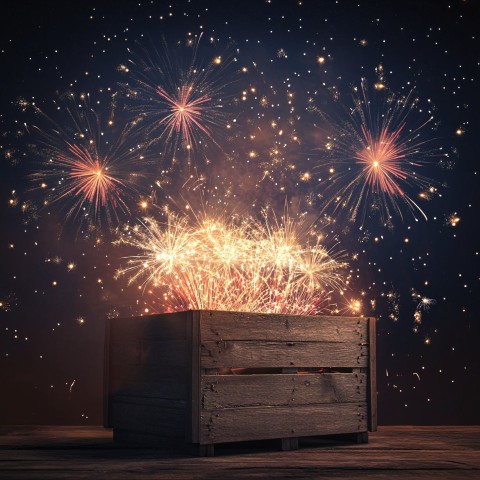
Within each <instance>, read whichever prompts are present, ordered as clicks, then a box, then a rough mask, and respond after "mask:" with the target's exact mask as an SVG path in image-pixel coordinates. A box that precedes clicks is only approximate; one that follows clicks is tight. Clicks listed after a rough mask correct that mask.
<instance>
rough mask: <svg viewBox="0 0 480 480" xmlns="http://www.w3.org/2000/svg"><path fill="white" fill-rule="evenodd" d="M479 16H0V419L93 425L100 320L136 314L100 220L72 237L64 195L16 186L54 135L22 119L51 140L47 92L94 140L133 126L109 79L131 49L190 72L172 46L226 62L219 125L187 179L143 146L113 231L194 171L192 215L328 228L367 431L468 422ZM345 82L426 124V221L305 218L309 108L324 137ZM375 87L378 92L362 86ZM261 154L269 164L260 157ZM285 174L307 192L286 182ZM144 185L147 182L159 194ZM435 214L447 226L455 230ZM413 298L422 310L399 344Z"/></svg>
mask: <svg viewBox="0 0 480 480" xmlns="http://www.w3.org/2000/svg"><path fill="white" fill-rule="evenodd" d="M479 12H480V9H479V7H478V4H476V3H475V2H474V1H460V0H452V1H449V2H448V1H416V2H409V1H402V2H380V1H379V2H374V1H361V0H359V1H356V2H349V1H346V0H344V1H342V0H338V1H334V0H328V1H321V2H320V1H313V0H311V1H309V0H304V1H293V0H292V1H280V0H271V1H244V2H241V3H238V4H232V3H231V2H216V1H210V2H201V1H195V0H192V1H191V2H162V1H152V2H144V1H136V2H133V1H132V2H128V1H120V2H108V1H103V2H92V1H85V2H73V3H72V2H53V1H46V2H33V1H20V2H11V1H6V2H3V3H2V28H1V31H0V60H1V65H2V69H1V72H2V73H1V76H0V102H1V108H0V162H1V163H0V169H1V170H0V186H1V189H0V193H1V199H0V208H1V215H2V225H3V228H2V233H1V236H0V238H1V242H0V261H1V276H0V302H1V303H2V306H1V307H0V332H1V334H0V385H1V390H2V395H1V398H0V422H2V423H70V424H78V423H100V422H101V415H102V412H101V381H102V368H103V367H102V361H103V357H102V355H103V329H104V318H105V317H106V316H107V315H108V316H116V315H119V314H120V315H130V314H137V313H140V312H142V311H144V308H145V304H146V303H148V301H146V300H145V298H144V297H142V295H141V293H139V292H138V288H136V287H135V286H127V285H126V282H125V281H122V280H115V279H114V275H115V271H116V270H117V269H118V268H119V267H120V266H121V265H122V258H121V257H122V255H123V252H122V251H121V249H118V248H117V247H114V246H112V241H113V240H114V237H115V235H114V233H113V232H112V230H113V229H114V228H115V227H116V226H117V224H116V222H110V223H108V222H105V221H104V222H102V224H101V225H99V224H98V222H96V223H95V224H94V225H93V226H92V227H91V228H88V226H87V225H86V224H85V223H84V222H82V221H80V220H79V218H78V217H74V218H67V216H66V214H65V212H66V210H68V206H69V201H70V200H69V199H68V198H66V199H65V202H64V201H63V200H58V201H56V202H53V203H51V204H49V205H48V206H47V207H45V206H42V203H43V202H44V200H45V198H46V197H45V196H44V194H43V192H42V191H39V189H38V188H35V187H38V185H36V184H35V181H32V178H31V175H32V174H33V173H35V172H37V173H38V172H42V171H44V170H45V163H44V162H45V160H46V157H45V151H44V150H45V149H44V144H42V138H41V136H38V135H37V134H36V129H35V126H37V127H39V128H40V129H42V130H43V131H51V130H52V124H51V123H49V120H47V119H46V117H45V116H43V115H41V114H39V113H38V112H36V111H35V107H38V108H39V109H40V110H41V111H42V112H44V113H45V115H48V117H49V118H50V119H52V120H53V121H55V122H56V123H57V124H59V125H61V126H62V127H65V129H66V131H67V135H68V128H69V127H68V118H67V116H65V107H64V105H65V104H64V103H62V102H64V100H62V98H64V97H65V94H66V93H68V92H73V93H74V94H75V95H77V96H80V95H81V94H82V93H83V94H86V95H87V96H88V98H89V102H90V105H91V106H92V108H93V109H94V110H95V112H96V113H97V114H98V115H100V116H101V117H102V118H103V120H106V119H109V118H114V120H115V122H114V127H113V128H112V130H111V132H110V133H107V134H106V135H107V138H108V139H110V138H111V137H112V138H113V136H114V135H115V134H117V135H118V134H119V131H121V125H123V123H124V122H128V121H130V120H131V115H132V114H131V104H129V103H128V101H127V100H125V98H124V96H125V95H124V93H125V84H129V83H130V84H131V82H132V79H131V77H129V75H128V73H126V72H125V71H122V65H130V64H129V63H128V61H129V59H132V58H133V57H132V53H131V52H132V51H135V52H137V53H138V54H139V55H140V56H141V55H145V51H147V52H150V53H151V52H153V51H154V50H157V51H158V52H160V56H162V55H163V56H164V55H165V53H162V52H165V50H164V49H165V46H164V44H165V43H167V44H168V50H169V53H168V55H170V57H169V58H171V59H172V62H173V63H174V64H175V62H177V61H178V63H180V64H184V63H188V62H190V61H191V57H192V53H191V50H192V49H191V48H188V39H192V38H193V39H194V38H198V36H199V35H200V34H202V35H201V37H202V38H201V40H200V43H199V49H198V56H197V59H196V62H198V64H200V65H201V64H203V65H205V64H206V63H208V62H209V61H210V59H211V58H214V57H215V56H216V55H223V58H230V62H229V63H228V64H225V65H222V67H221V68H222V70H221V71H220V79H219V80H218V81H220V82H221V83H223V85H222V99H221V101H222V112H221V113H222V116H221V118H220V119H219V121H218V125H216V126H215V128H213V132H212V135H214V138H215V142H216V143H217V144H219V147H220V148H218V149H217V148H216V147H215V146H214V147H212V148H211V149H205V151H200V150H201V149H200V148H199V149H198V151H196V152H195V153H196V154H197V155H196V156H195V157H196V158H195V159H194V164H193V167H192V164H190V166H189V167H188V168H187V167H186V166H185V165H183V164H181V161H180V166H178V165H176V166H175V165H174V164H172V158H171V152H169V149H168V145H163V144H162V142H156V143H155V142H154V143H152V144H149V145H148V148H147V150H146V157H147V160H148V161H146V162H145V165H143V166H142V168H141V169H140V170H139V171H141V174H142V177H141V179H142V181H141V182H139V183H140V184H141V185H139V188H138V195H137V196H138V198H135V199H133V200H132V204H131V205H130V215H129V216H127V217H128V218H122V220H123V221H127V220H128V221H130V222H135V221H136V219H137V218H139V217H141V216H142V215H143V214H144V212H143V211H142V209H141V207H140V206H139V202H140V200H141V199H142V198H145V199H147V200H148V202H149V204H150V205H151V211H149V213H151V214H154V212H155V210H154V204H156V205H162V204H163V203H164V202H165V201H166V199H167V197H168V196H169V195H170V196H173V197H174V198H175V200H176V201H180V200H179V197H178V195H179V192H180V191H182V194H183V195H184V196H185V197H188V198H189V199H190V200H191V198H193V199H195V196H194V195H192V193H191V192H188V191H183V190H182V188H183V187H182V186H183V185H184V182H185V179H186V178H187V177H188V176H189V175H191V174H192V172H194V174H195V175H197V177H202V178H204V180H203V181H204V187H203V192H204V195H205V198H207V201H209V202H210V203H215V202H216V201H217V199H218V198H221V199H223V200H222V201H221V202H220V203H222V205H223V207H225V208H230V209H237V210H239V209H240V210H242V211H245V210H246V209H249V208H252V211H253V210H254V208H253V207H252V205H253V204H256V205H262V204H269V205H273V207H274V208H276V209H281V208H282V206H283V204H284V202H285V198H287V199H288V201H290V202H294V203H295V202H298V200H300V201H301V203H302V205H304V206H305V208H306V209H307V210H308V212H309V215H313V216H318V217H319V218H320V219H322V221H323V220H324V218H325V215H330V216H331V217H333V220H334V223H331V224H329V226H327V227H326V231H327V232H328V237H327V239H328V238H330V239H331V242H332V244H335V243H336V242H337V241H338V242H339V243H338V245H339V246H338V248H340V249H342V250H345V251H346V252H347V254H348V256H349V260H350V273H351V275H352V281H351V284H350V287H351V290H349V291H348V292H347V294H346V295H345V296H346V297H348V298H349V299H350V298H352V299H353V298H361V299H362V302H363V308H362V313H363V314H365V315H375V316H377V317H378V323H377V326H378V388H379V420H380V423H409V424H412V423H417V424H421V423H437V424H444V423H478V421H479V420H480V417H479V413H478V408H477V405H478V402H479V401H480V391H479V387H478V371H479V368H480V364H479V360H478V358H479V357H478V341H479V340H480V337H479V334H480V327H479V326H478V322H477V320H476V317H477V314H476V313H477V311H478V296H477V293H478V284H479V254H478V252H479V251H480V250H479V245H478V240H477V237H476V231H477V223H478V195H479V189H478V175H477V172H478V165H477V150H478V149H477V143H476V142H477V138H476V132H477V125H478V123H479V113H478V112H479V109H478V103H479V95H478V82H479V80H480V79H479V65H480V57H479V52H480V48H479V45H478V42H479V39H478V33H477V30H478V24H479V21H480V14H479ZM319 58H323V60H320V61H319ZM380 65H381V66H382V68H383V77H382V76H380V75H379V66H380ZM243 67H244V68H245V69H246V70H245V71H243V70H242V68H243ZM172 71H177V72H178V71H179V69H178V68H177V70H176V67H175V65H174V68H173V69H172ZM362 78H366V79H367V82H368V85H369V88H370V92H369V96H370V98H371V99H372V104H375V105H380V107H376V108H381V105H382V103H381V102H380V96H381V95H386V98H388V96H389V94H395V95H397V98H398V96H401V95H402V94H405V93H407V92H409V91H410V90H411V89H412V88H414V89H415V92H416V95H418V98H419V106H418V107H417V108H415V110H414V111H412V114H411V115H409V117H408V118H407V120H406V125H407V127H406V128H413V126H414V125H415V124H418V122H419V121H421V119H422V118H428V116H429V115H430V114H432V115H433V117H434V121H433V122H432V123H431V124H429V126H428V127H427V128H426V129H425V130H424V132H423V133H422V134H423V135H424V136H425V139H426V140H428V148H427V147H422V148H424V149H425V151H427V150H429V151H431V152H433V153H434V154H432V155H426V159H427V160H428V161H427V164H426V165H425V166H424V167H422V170H421V173H422V174H423V175H425V176H427V177H428V178H430V179H432V180H431V184H432V185H434V186H435V193H434V194H432V195H431V197H432V198H431V199H430V201H424V200H422V199H419V197H418V195H419V193H421V192H420V190H419V189H418V187H417V186H416V185H415V182H412V184H411V185H409V186H407V187H406V188H407V189H408V193H409V195H410V196H411V197H412V198H414V199H415V201H416V202H419V203H420V204H421V206H422V209H423V210H424V211H425V212H426V213H427V216H428V221H425V220H423V219H419V221H415V219H414V217H413V215H411V214H410V212H408V209H405V206H404V205H401V210H402V212H403V213H404V218H403V220H402V219H401V218H399V216H398V215H393V218H392V222H391V223H392V226H389V225H385V222H383V223H382V222H381V221H380V219H379V217H378V215H377V214H376V212H375V209H372V208H371V205H370V204H368V205H367V206H366V208H367V214H366V219H365V221H364V222H363V223H362V222H358V221H356V222H351V221H349V219H348V216H346V215H344V214H342V212H341V211H340V212H339V213H338V212H337V213H333V212H325V211H323V210H322V200H321V199H322V195H323V196H325V195H327V194H328V195H331V193H330V192H331V188H330V190H329V189H328V188H327V187H328V186H329V185H330V184H331V182H332V179H333V178H334V177H332V175H330V174H329V169H331V168H334V169H335V170H337V169H341V168H342V166H343V167H344V164H342V163H339V164H338V165H337V164H336V163H335V162H336V161H338V159H337V160H336V157H328V156H326V155H325V152H324V150H323V149H322V148H321V147H322V146H324V144H325V138H324V136H325V131H324V128H325V124H324V123H322V120H321V118H320V117H319V116H316V114H315V111H317V112H321V113H322V114H324V115H325V118H328V119H332V123H331V124H329V125H328V126H327V129H328V130H329V131H330V132H337V133H338V132H339V131H340V129H341V128H344V127H345V125H348V124H349V121H350V117H349V114H348V112H349V109H350V108H352V106H353V103H352V102H353V100H352V96H351V92H352V88H353V87H355V86H357V87H358V86H359V85H360V82H361V79H362ZM380 81H383V82H384V84H385V86H386V90H387V93H385V92H378V91H377V90H375V88H374V87H373V86H374V85H375V83H377V82H380ZM244 92H246V93H244ZM112 98H113V99H114V100H115V102H114V103H115V116H114V117H111V115H112V114H111V112H112ZM59 105H60V110H58V108H57V107H58V106H59ZM129 105H130V107H129ZM312 106H314V107H315V108H312ZM379 112H380V113H381V111H380V110H379ZM272 122H275V126H272V125H273V123H272ZM226 125H229V126H230V127H231V128H230V127H229V128H226ZM433 126H434V127H435V128H432V127H433ZM108 135H111V136H108ZM143 135H144V137H151V132H148V130H145V131H144V134H143ZM254 136H256V138H253V137H254ZM295 136H298V138H299V139H300V140H298V141H297V140H294V137H295ZM140 137H142V134H140V135H139V136H137V137H131V138H128V139H127V141H131V142H132V145H133V144H135V143H137V144H138V143H139V142H140V140H139V138H140ZM149 139H150V138H147V140H149ZM143 140H145V138H143V139H142V142H143ZM107 141H110V140H107ZM142 142H140V143H142ZM146 143H148V141H147V142H146ZM207 143H208V142H207ZM272 148H279V149H280V150H281V152H280V153H279V154H278V158H277V157H275V156H274V155H272V154H271V150H272ZM251 152H254V154H255V155H252V156H250V153H251ZM340 153H341V152H340ZM445 154H446V155H448V157H445ZM179 158H182V154H179ZM442 158H443V159H444V162H443V163H442V162H440V161H439V160H440V159H442ZM344 160H345V158H344ZM346 160H348V159H346ZM292 165H293V166H294V168H293V169H292V168H291V166H292ZM266 170H268V171H269V173H268V175H265V173H264V172H265V171H266ZM292 172H294V173H292ZM302 172H310V173H311V175H312V180H311V181H310V182H302V181H299V174H301V173H302ZM158 179H160V180H162V182H165V183H162V187H158V188H157V187H155V182H156V181H157V180H158ZM215 187H216V188H217V190H215ZM216 192H218V193H216ZM229 192H230V193H229ZM231 192H234V193H235V194H234V195H232V194H231ZM326 192H328V193H326ZM229 195H230V196H229ZM175 196H176V197H175ZM312 198H313V199H314V201H312V202H311V203H310V204H309V201H310V200H309V199H312ZM307 205H308V208H307ZM302 208H303V207H302ZM452 216H453V217H458V218H459V219H460V220H459V221H458V222H457V224H456V225H455V226H453V225H452V222H451V219H452V218H453V217H452ZM454 223H455V222H454ZM334 238H336V239H337V241H333V239H334ZM72 265H73V267H72ZM412 289H414V291H415V292H416V293H418V295H419V296H420V297H419V298H421V297H425V298H431V299H434V300H435V301H436V303H435V304H434V305H432V306H431V308H430V309H429V310H428V311H422V323H421V324H417V325H416V327H417V328H416V330H417V331H416V332H415V331H414V327H415V321H414V313H415V311H416V307H417V303H418V302H417V303H415V301H414V300H415V299H414V298H412ZM361 292H364V295H363V296H362V294H361ZM340 306H341V307H342V308H343V307H345V305H343V306H342V305H340ZM350 313H351V312H350ZM393 317H395V318H393Z"/></svg>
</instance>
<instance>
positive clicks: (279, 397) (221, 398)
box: [201, 373, 367, 410]
mask: <svg viewBox="0 0 480 480" xmlns="http://www.w3.org/2000/svg"><path fill="white" fill-rule="evenodd" d="M201 389H202V409H203V410H217V409H222V408H236V407H245V406H250V407H251V406H282V405H283V406H287V405H292V406H293V405H314V404H319V403H358V402H365V401H366V399H367V375H366V374H363V373H323V374H314V375H310V374H306V375H304V374H302V375H205V376H202V386H201Z"/></svg>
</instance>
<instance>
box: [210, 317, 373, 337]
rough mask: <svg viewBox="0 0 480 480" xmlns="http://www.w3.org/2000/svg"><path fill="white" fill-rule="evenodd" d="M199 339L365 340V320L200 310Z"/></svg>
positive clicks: (366, 335) (366, 334)
mask: <svg viewBox="0 0 480 480" xmlns="http://www.w3.org/2000/svg"><path fill="white" fill-rule="evenodd" d="M200 314H201V333H202V341H203V342H206V341H215V340H259V341H281V340H283V341H318V342H336V343H350V342H353V343H366V342H367V337H368V332H367V319H365V318H359V317H322V316H305V315H302V316H300V315H278V314H260V313H244V312H221V311H201V312H200Z"/></svg>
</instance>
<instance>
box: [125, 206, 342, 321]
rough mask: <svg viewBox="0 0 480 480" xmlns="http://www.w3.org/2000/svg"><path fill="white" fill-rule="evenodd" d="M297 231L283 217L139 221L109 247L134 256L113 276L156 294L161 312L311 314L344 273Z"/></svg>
mask: <svg viewBox="0 0 480 480" xmlns="http://www.w3.org/2000/svg"><path fill="white" fill-rule="evenodd" d="M300 227H301V225H299V224H298V223H296V222H294V221H293V220H292V219H289V218H286V217H284V218H283V219H282V222H278V223H275V222H272V223H269V220H268V218H267V217H266V216H265V217H264V221H263V222H259V221H256V220H254V219H253V218H247V219H242V221H238V220H228V221H227V220H224V219H222V218H207V217H205V218H202V219H201V221H200V222H197V223H194V224H193V225H192V223H191V222H190V219H189V218H188V217H186V216H179V215H177V214H172V213H170V214H169V215H168V218H167V221H166V223H165V224H161V223H159V222H157V221H155V220H154V219H151V218H150V219H146V220H145V223H144V225H143V228H140V227H138V228H135V229H133V230H131V231H129V232H128V233H127V234H125V233H124V234H123V235H122V236H121V237H120V239H119V240H118V242H117V243H119V244H126V245H129V246H131V247H134V248H135V249H138V250H140V251H141V252H142V253H141V254H139V255H136V256H133V257H128V264H127V266H126V267H125V268H124V269H123V270H121V271H120V272H119V275H121V274H127V275H129V276H130V280H129V281H130V282H137V281H140V280H141V281H142V282H143V284H144V285H145V287H148V288H158V289H159V291H163V296H162V297H161V299H160V301H161V307H162V310H164V311H175V310H185V309H216V310H235V311H252V312H264V313H296V314H318V313H320V312H322V311H324V310H325V309H326V302H327V301H328V297H329V295H330V294H331V292H332V290H341V289H342V288H343V287H344V285H345V281H344V277H343V272H342V270H343V269H344V267H345V263H343V262H342V261H341V260H340V259H339V258H338V255H337V256H335V255H334V254H332V253H331V252H329V251H327V250H326V249H325V247H324V246H323V245H321V244H320V241H319V240H318V237H317V239H316V240H315V241H314V242H311V243H309V242H305V243H302V242H301V240H300V235H299V231H300V230H301V228H300Z"/></svg>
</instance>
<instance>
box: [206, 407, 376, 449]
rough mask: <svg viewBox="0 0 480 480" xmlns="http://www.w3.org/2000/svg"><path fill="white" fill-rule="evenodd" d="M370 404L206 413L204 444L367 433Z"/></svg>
mask: <svg viewBox="0 0 480 480" xmlns="http://www.w3.org/2000/svg"><path fill="white" fill-rule="evenodd" d="M367 417H368V415H367V404H366V403H358V404H351V403H346V404H342V403H336V404H324V405H311V406H296V407H246V408H231V409H224V410H215V411H212V412H203V414H202V418H201V439H200V443H201V444H209V443H222V442H234V441H244V440H261V439H269V438H288V437H308V436H315V435H330V434H341V433H356V432H365V431H367V427H368V425H367Z"/></svg>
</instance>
